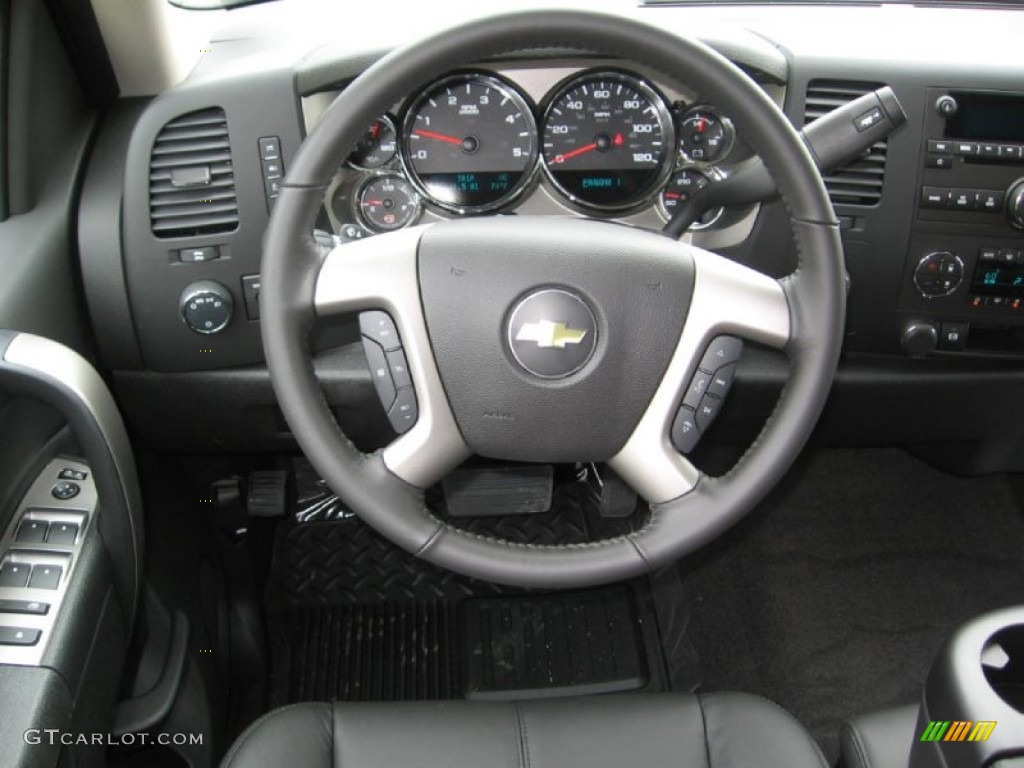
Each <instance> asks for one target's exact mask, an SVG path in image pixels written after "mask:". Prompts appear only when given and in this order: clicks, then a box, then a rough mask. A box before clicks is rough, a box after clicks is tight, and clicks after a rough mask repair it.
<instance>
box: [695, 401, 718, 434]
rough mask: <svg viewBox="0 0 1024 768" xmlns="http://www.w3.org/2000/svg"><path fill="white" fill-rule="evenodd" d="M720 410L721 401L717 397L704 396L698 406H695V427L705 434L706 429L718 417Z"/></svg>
mask: <svg viewBox="0 0 1024 768" xmlns="http://www.w3.org/2000/svg"><path fill="white" fill-rule="evenodd" d="M721 409H722V401H721V400H719V399H718V398H717V397H711V396H709V395H705V396H704V399H703V400H701V401H700V405H699V406H697V426H698V427H699V428H700V431H701V432H706V431H707V429H708V427H710V426H711V422H713V421H714V420H715V419H716V418H717V417H718V412H719V411H720V410H721Z"/></svg>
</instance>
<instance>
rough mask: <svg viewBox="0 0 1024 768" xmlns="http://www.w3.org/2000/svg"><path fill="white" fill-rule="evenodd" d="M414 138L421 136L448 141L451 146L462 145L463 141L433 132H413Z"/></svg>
mask: <svg viewBox="0 0 1024 768" xmlns="http://www.w3.org/2000/svg"><path fill="white" fill-rule="evenodd" d="M412 135H413V136H419V137H421V138H424V139H435V140H437V141H447V142H448V143H449V144H459V145H461V144H462V139H456V138H455V137H454V136H445V135H444V134H443V133H434V132H433V131H423V130H419V131H413V132H412Z"/></svg>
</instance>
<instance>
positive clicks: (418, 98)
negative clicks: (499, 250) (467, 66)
mask: <svg viewBox="0 0 1024 768" xmlns="http://www.w3.org/2000/svg"><path fill="white" fill-rule="evenodd" d="M453 82H455V83H470V82H475V83H482V84H484V85H486V86H488V87H491V88H494V89H495V90H497V91H500V92H501V93H503V94H504V95H505V96H507V97H508V98H509V99H510V100H511V101H513V102H514V103H515V105H516V106H517V107H518V108H519V110H520V112H521V113H522V115H523V117H524V118H525V119H526V120H527V121H528V122H529V125H527V126H524V130H527V131H529V133H530V143H531V152H530V156H529V158H527V160H526V162H525V163H524V164H523V175H522V177H521V178H520V179H519V181H518V182H517V183H516V185H515V186H514V187H512V189H510V190H509V191H508V192H506V193H505V194H503V195H502V196H501V197H499V198H498V199H496V200H494V201H492V202H490V203H485V204H483V205H454V204H452V203H446V202H444V201H443V200H438V199H437V198H436V197H434V196H433V195H432V194H430V190H428V189H427V187H426V185H425V184H424V183H423V182H422V181H420V177H419V172H418V171H417V170H416V168H415V166H414V165H413V161H412V159H411V158H410V157H409V145H408V141H409V135H410V128H411V126H412V124H413V122H415V120H416V113H417V111H418V110H419V108H420V107H421V106H422V105H423V103H424V102H426V101H429V100H430V97H431V96H433V95H434V94H436V93H437V92H438V91H439V90H440V89H441V87H442V86H445V85H448V84H449V83H453ZM540 156H541V151H540V135H539V134H538V132H537V119H536V118H535V117H534V114H533V107H532V106H531V105H530V102H529V101H527V98H526V96H524V95H523V93H522V92H521V91H520V90H519V87H518V86H517V85H516V84H515V83H513V82H511V81H510V80H506V79H504V78H503V77H501V76H499V75H498V74H497V73H495V72H489V71H476V72H463V73H460V74H456V75H448V76H447V77H443V78H441V79H440V80H437V81H435V82H434V83H432V84H431V85H428V86H427V87H426V88H424V89H423V90H421V91H419V92H418V93H417V94H416V95H415V96H414V97H413V99H412V100H411V101H410V102H409V106H407V107H406V109H405V116H404V117H403V119H402V133H401V135H400V136H399V141H398V158H399V162H400V163H401V164H402V171H403V172H404V173H405V175H406V177H407V178H408V179H409V182H410V183H411V184H412V185H413V187H414V188H415V189H416V191H417V192H419V193H420V197H422V198H423V199H424V200H426V201H428V202H429V203H431V204H432V205H436V206H437V207H438V208H440V209H442V210H445V211H450V212H451V213H457V214H459V215H464V214H468V213H474V214H475V213H488V212H490V211H495V210H497V209H499V208H504V207H505V206H507V205H509V204H510V203H512V202H514V201H515V200H517V199H519V197H520V196H521V195H522V194H523V192H524V191H526V189H527V187H529V186H530V184H531V182H532V181H533V179H534V176H535V175H536V173H537V164H538V163H539V162H540Z"/></svg>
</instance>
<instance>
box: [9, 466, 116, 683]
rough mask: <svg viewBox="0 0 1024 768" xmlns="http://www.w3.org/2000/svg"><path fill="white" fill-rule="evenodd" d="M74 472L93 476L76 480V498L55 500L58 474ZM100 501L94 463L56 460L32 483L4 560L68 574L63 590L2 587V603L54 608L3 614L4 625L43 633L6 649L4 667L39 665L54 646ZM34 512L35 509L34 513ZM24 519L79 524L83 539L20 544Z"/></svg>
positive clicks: (62, 582)
mask: <svg viewBox="0 0 1024 768" xmlns="http://www.w3.org/2000/svg"><path fill="white" fill-rule="evenodd" d="M65 468H70V469H77V470H80V471H82V472H88V473H89V476H88V477H87V478H86V479H85V480H75V481H73V482H76V483H78V485H79V486H80V487H81V489H82V490H81V492H80V493H79V494H78V495H77V496H75V497H74V498H73V499H68V500H67V501H61V500H60V499H55V498H54V497H53V495H52V494H51V493H50V489H51V488H53V486H54V485H55V484H56V483H58V482H62V481H61V480H59V479H58V477H57V473H58V472H60V470H62V469H65ZM97 501H98V497H97V494H96V485H95V483H94V482H93V477H92V469H91V468H90V467H89V465H88V464H84V463H82V462H81V461H74V460H71V459H62V458H56V459H54V460H53V461H51V462H50V463H49V464H47V465H46V467H45V469H43V471H42V472H40V473H39V476H38V477H37V478H36V479H35V481H34V482H33V483H32V486H31V487H30V488H29V490H28V493H26V494H25V496H24V498H23V499H22V500H21V503H19V504H18V508H17V510H16V511H15V513H14V516H13V517H12V518H11V521H10V523H9V524H8V526H7V530H6V531H4V534H3V538H2V539H0V561H4V562H6V561H8V560H13V561H14V562H22V563H32V564H33V565H36V564H38V565H59V566H60V567H61V568H63V570H64V573H63V574H62V575H61V578H60V583H59V584H58V585H57V589H29V588H28V587H0V600H24V601H28V602H38V603H48V604H49V605H50V610H49V612H48V613H47V614H46V615H45V616H33V615H27V614H20V613H0V626H5V627H19V628H24V629H38V630H39V631H40V632H41V633H42V634H41V635H40V637H39V641H38V642H37V643H36V644H35V645H30V646H24V645H0V664H18V665H21V666H39V665H40V664H41V663H42V660H43V655H44V654H45V653H46V648H47V647H48V645H49V643H50V638H51V636H52V634H53V627H54V625H55V624H56V623H57V615H58V613H59V612H60V607H61V605H62V604H63V602H64V595H65V594H66V593H67V590H68V584H69V583H70V579H71V578H72V576H73V575H74V573H75V566H76V565H77V563H78V560H79V555H80V554H81V552H82V546H83V543H84V542H85V537H86V536H87V535H88V534H89V531H90V529H91V528H92V525H93V518H94V517H95V516H96V515H95V512H96V505H97ZM29 510H32V511H31V512H29ZM23 519H29V520H46V521H48V522H56V523H62V522H68V523H78V525H79V530H78V538H77V539H76V540H75V543H74V544H73V545H72V546H58V545H55V544H47V543H45V542H44V543H41V544H36V543H28V542H25V543H22V542H16V541H15V540H14V537H15V536H16V535H17V532H18V527H19V526H20V525H21V521H22V520H23Z"/></svg>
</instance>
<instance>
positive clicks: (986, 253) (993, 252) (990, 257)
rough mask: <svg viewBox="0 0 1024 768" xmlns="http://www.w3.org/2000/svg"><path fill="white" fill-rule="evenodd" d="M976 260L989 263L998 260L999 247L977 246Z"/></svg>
mask: <svg viewBox="0 0 1024 768" xmlns="http://www.w3.org/2000/svg"><path fill="white" fill-rule="evenodd" d="M978 261H980V262H982V263H984V264H991V263H992V262H995V261H999V249H998V248H993V247H991V246H985V247H983V248H979V249H978Z"/></svg>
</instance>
